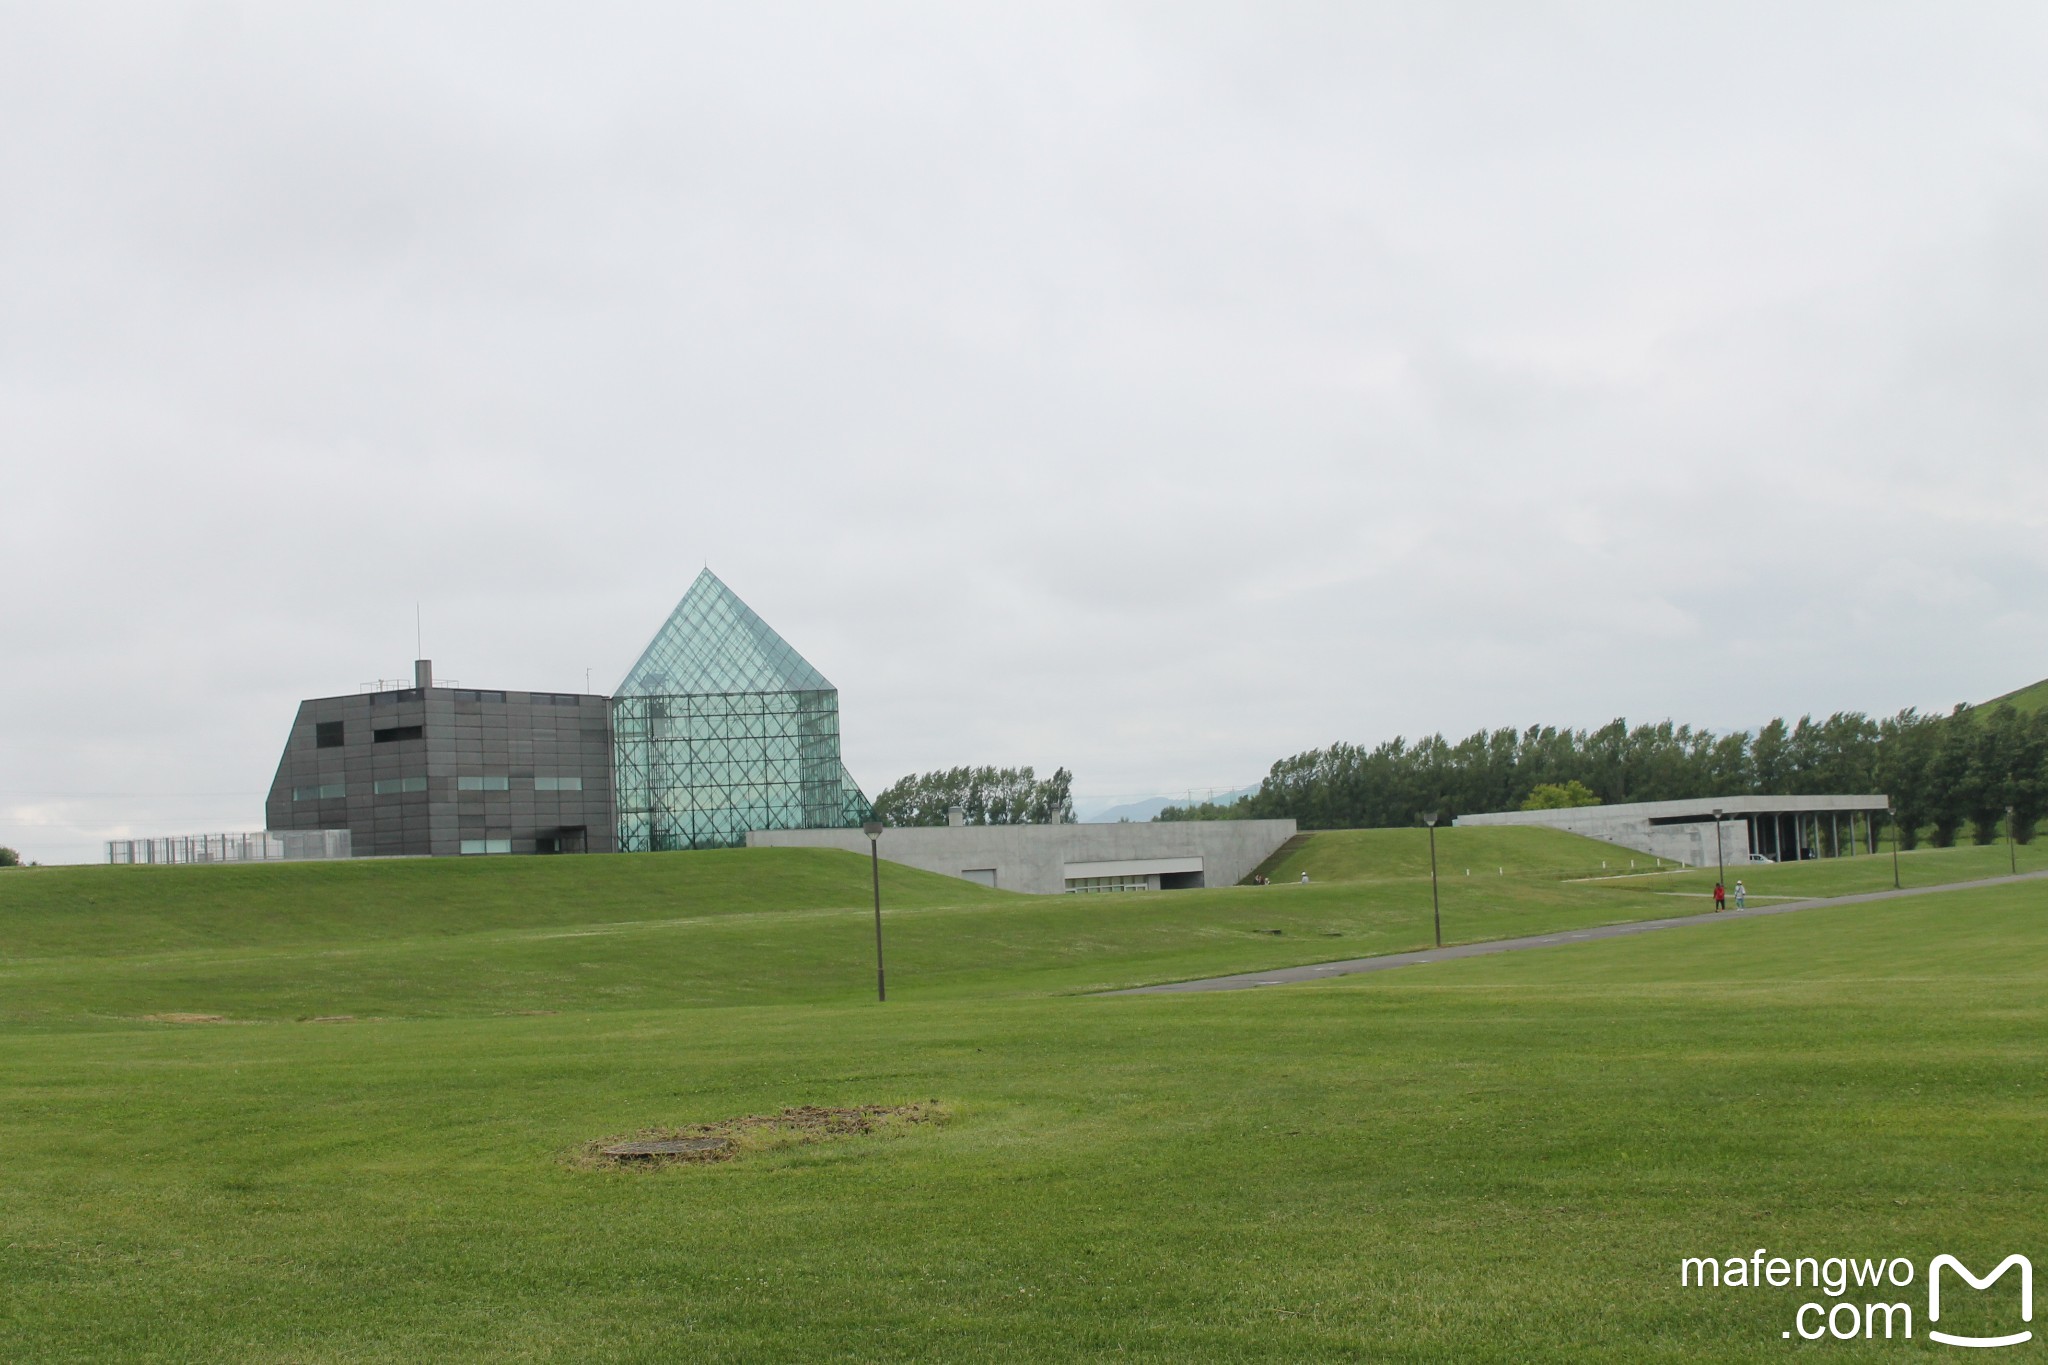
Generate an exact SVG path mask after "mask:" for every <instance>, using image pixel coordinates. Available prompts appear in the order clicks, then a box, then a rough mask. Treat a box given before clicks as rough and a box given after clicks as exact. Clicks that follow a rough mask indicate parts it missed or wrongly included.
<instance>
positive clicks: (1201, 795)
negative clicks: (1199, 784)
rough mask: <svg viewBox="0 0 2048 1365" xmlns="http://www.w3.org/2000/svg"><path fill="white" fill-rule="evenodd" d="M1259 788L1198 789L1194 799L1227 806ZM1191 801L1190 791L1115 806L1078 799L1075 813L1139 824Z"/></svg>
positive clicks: (1093, 820)
mask: <svg viewBox="0 0 2048 1365" xmlns="http://www.w3.org/2000/svg"><path fill="white" fill-rule="evenodd" d="M1258 789H1259V788H1258V785H1257V784H1256V783H1254V784H1253V785H1251V786H1249V787H1239V788H1238V789H1237V790H1236V791H1227V792H1216V793H1213V794H1212V793H1209V792H1206V791H1204V792H1196V793H1194V797H1193V800H1194V804H1195V805H1198V806H1199V805H1201V804H1202V803H1203V802H1204V801H1213V802H1215V803H1216V804H1217V805H1219V806H1227V805H1229V804H1230V803H1231V802H1233V801H1241V800H1243V799H1244V798H1245V797H1247V796H1250V795H1251V794H1252V793H1253V792H1255V791H1257V790H1258ZM1188 801H1189V795H1188V793H1186V792H1183V793H1181V794H1180V795H1179V796H1148V797H1145V798H1144V799H1143V800H1140V801H1126V802H1124V803H1123V804H1121V805H1115V806H1097V805H1095V804H1094V803H1093V802H1089V801H1076V802H1075V803H1074V816H1075V818H1076V819H1078V820H1079V821H1080V822H1081V823H1082V824H1084V825H1113V824H1115V823H1116V822H1117V821H1119V820H1129V821H1131V822H1132V823H1134V824H1136V823H1142V822H1144V821H1146V820H1150V819H1152V818H1153V817H1154V816H1156V815H1158V814H1159V812H1161V811H1163V810H1165V809H1166V808H1167V807H1168V806H1185V805H1187V804H1188Z"/></svg>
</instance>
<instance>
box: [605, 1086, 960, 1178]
mask: <svg viewBox="0 0 2048 1365" xmlns="http://www.w3.org/2000/svg"><path fill="white" fill-rule="evenodd" d="M945 1118H946V1111H945V1108H944V1106H942V1105H940V1104H939V1102H938V1101H937V1100H924V1101H921V1102H919V1103H917V1104H893V1105H892V1104H859V1105H853V1106H851V1107H848V1108H838V1109H834V1108H826V1107H824V1106H821V1105H815V1104H805V1105H798V1106H797V1107H795V1108H793V1109H785V1110H783V1111H782V1112H781V1113H779V1114H749V1115H746V1116H745V1117H743V1118H736V1119H720V1120H718V1121H717V1122H716V1123H693V1124H689V1125H687V1126H684V1127H681V1128H647V1129H643V1130H642V1131H640V1132H638V1133H632V1134H628V1135H626V1136H624V1137H606V1138H598V1139H596V1140H595V1141H592V1142H586V1143H584V1144H583V1145H582V1146H580V1147H578V1148H577V1149H576V1150H575V1151H573V1152H571V1153H570V1154H569V1155H568V1158H567V1160H568V1164H569V1165H571V1166H574V1167H576V1168H577V1169H579V1170H586V1171H598V1170H619V1169H622V1168H623V1169H639V1170H647V1169H652V1168H656V1167H662V1166H702V1165H708V1164H711V1163H714V1162H720V1161H733V1160H737V1159H738V1158H740V1157H745V1156H752V1155H754V1154H755V1153H757V1152H773V1151H780V1150H781V1149H783V1148H785V1147H805V1146H809V1145H811V1144H813V1143H819V1142H839V1141H843V1140H845V1139H848V1138H862V1137H881V1136H886V1135H888V1134H891V1133H898V1132H902V1131H904V1130H905V1129H908V1128H913V1127H916V1126H917V1125H919V1124H924V1123H939V1122H943V1121H944V1120H945Z"/></svg>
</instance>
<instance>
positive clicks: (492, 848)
mask: <svg viewBox="0 0 2048 1365" xmlns="http://www.w3.org/2000/svg"><path fill="white" fill-rule="evenodd" d="M462 851H463V852H464V853H510V852H511V851H512V841H511V840H510V839H464V840H463V841H462Z"/></svg>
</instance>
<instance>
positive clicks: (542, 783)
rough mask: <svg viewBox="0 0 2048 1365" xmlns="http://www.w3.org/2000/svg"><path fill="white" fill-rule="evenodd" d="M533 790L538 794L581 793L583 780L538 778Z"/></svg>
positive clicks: (577, 778)
mask: <svg viewBox="0 0 2048 1365" xmlns="http://www.w3.org/2000/svg"><path fill="white" fill-rule="evenodd" d="M533 789H534V790H535V791H537V792H580V791H582V790H583V779H582V778H580V777H536V778H534V779H533Z"/></svg>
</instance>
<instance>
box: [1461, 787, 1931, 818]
mask: <svg viewBox="0 0 2048 1365" xmlns="http://www.w3.org/2000/svg"><path fill="white" fill-rule="evenodd" d="M1890 808H1891V798H1890V797H1888V796H1885V795H1883V794H1882V793H1871V794H1867V795H1862V796H1704V797H1700V798H1698V799H1697V800H1688V801H1626V802H1620V803H1617V804H1615V805H1611V806H1565V807H1561V808H1559V809H1555V810H1503V811H1492V812H1489V813H1487V814H1483V815H1461V816H1459V817H1458V818H1457V819H1455V820H1453V821H1452V822H1451V823H1452V824H1454V825H1544V824H1555V823H1556V822H1557V821H1558V820H1559V819H1560V818H1569V817H1571V816H1581V817H1587V818H1592V819H1601V820H1616V819H1620V820H1669V819H1671V818H1673V817H1674V816H1687V815H1697V816H1698V817H1699V818H1700V819H1702V820H1711V819H1713V818H1714V812H1715V811H1717V810H1718V811H1720V812H1721V815H1722V817H1723V818H1724V819H1740V818H1742V817H1744V816H1749V815H1824V814H1830V813H1838V814H1846V813H1847V812H1849V811H1881V810H1889V809H1890Z"/></svg>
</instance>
